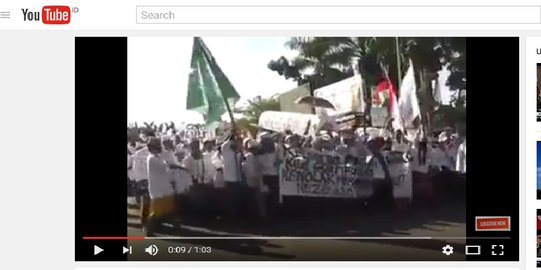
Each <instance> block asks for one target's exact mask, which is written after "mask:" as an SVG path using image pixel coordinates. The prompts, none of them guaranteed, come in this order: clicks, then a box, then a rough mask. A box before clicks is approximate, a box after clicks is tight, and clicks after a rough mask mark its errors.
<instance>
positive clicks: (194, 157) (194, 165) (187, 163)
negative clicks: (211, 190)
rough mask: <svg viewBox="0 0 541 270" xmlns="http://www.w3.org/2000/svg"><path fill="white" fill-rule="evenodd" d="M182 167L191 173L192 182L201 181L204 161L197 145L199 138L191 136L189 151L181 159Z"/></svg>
mask: <svg viewBox="0 0 541 270" xmlns="http://www.w3.org/2000/svg"><path fill="white" fill-rule="evenodd" d="M182 165H183V167H184V168H186V169H187V170H188V172H189V173H190V174H191V175H192V179H193V183H194V184H196V183H203V176H204V171H205V168H204V166H205V165H204V162H203V154H202V153H201V148H200V145H199V140H198V139H197V138H193V139H192V140H191V142H190V153H189V154H188V155H186V157H185V158H184V160H183V161H182Z"/></svg>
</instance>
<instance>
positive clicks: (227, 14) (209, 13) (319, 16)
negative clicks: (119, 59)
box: [136, 6, 541, 24]
mask: <svg viewBox="0 0 541 270" xmlns="http://www.w3.org/2000/svg"><path fill="white" fill-rule="evenodd" d="M136 10H137V23H138V24H404V23H407V24H434V23H436V24H457V23H458V24H538V23H541V7H532V6H530V7H518V6H517V7H509V6H507V7H437V6H433V7H374V6H371V7H368V6H367V7H364V6H351V7H347V8H344V7H338V6H337V7H332V6H324V7H323V6H320V7H318V6H312V7H300V6H290V7H288V6H261V7H258V6H234V7H233V6H137V8H136ZM419 14H423V15H422V16H420V15H419ZM480 14H482V16H480ZM277 17H279V18H280V19H279V20H278V21H277V20H276V18H277Z"/></svg>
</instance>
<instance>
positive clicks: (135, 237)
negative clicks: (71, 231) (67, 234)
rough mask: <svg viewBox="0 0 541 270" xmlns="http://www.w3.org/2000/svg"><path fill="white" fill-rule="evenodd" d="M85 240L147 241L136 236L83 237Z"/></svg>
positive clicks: (142, 237)
mask: <svg viewBox="0 0 541 270" xmlns="http://www.w3.org/2000/svg"><path fill="white" fill-rule="evenodd" d="M83 240H145V237H144V236H142V235H134V236H83Z"/></svg>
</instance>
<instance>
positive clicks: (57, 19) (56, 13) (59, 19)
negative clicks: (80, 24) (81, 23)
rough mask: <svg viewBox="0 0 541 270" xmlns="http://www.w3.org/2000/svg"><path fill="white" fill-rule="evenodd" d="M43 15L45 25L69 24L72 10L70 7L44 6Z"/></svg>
mask: <svg viewBox="0 0 541 270" xmlns="http://www.w3.org/2000/svg"><path fill="white" fill-rule="evenodd" d="M41 14H43V23H44V24H68V23H70V21H71V10H70V7H68V6H44V7H43V8H42V9H41Z"/></svg>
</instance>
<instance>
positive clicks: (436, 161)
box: [429, 137, 454, 171]
mask: <svg viewBox="0 0 541 270" xmlns="http://www.w3.org/2000/svg"><path fill="white" fill-rule="evenodd" d="M438 140H439V142H438V145H437V147H436V148H434V149H433V150H432V152H431V153H430V161H429V163H430V166H431V167H433V168H434V169H436V170H437V171H442V170H450V169H451V168H454V165H452V164H451V159H449V156H448V154H447V149H446V146H445V139H444V138H442V137H440V138H439V139H438Z"/></svg>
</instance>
